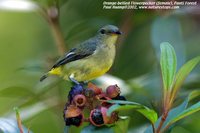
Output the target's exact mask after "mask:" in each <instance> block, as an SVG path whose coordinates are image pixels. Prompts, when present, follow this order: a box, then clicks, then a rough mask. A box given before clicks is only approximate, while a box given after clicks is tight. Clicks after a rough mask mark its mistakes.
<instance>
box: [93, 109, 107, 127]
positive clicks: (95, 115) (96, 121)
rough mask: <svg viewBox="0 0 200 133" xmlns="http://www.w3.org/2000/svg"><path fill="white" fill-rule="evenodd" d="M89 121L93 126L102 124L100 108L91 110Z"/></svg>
mask: <svg viewBox="0 0 200 133" xmlns="http://www.w3.org/2000/svg"><path fill="white" fill-rule="evenodd" d="M90 122H91V123H92V124H93V125H95V126H102V125H103V124H104V121H103V116H102V113H101V109H94V110H92V111H91V113H90Z"/></svg>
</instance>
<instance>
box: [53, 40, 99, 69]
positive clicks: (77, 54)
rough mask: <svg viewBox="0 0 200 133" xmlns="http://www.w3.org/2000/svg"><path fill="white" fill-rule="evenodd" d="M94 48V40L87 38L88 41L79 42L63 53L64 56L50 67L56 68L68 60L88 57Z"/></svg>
mask: <svg viewBox="0 0 200 133" xmlns="http://www.w3.org/2000/svg"><path fill="white" fill-rule="evenodd" d="M95 50H96V44H95V42H94V41H90V40H88V41H86V42H84V43H82V44H80V45H79V46H78V47H77V48H73V49H71V50H70V51H69V52H68V53H66V54H65V56H64V57H63V58H61V59H59V60H58V61H57V62H56V63H55V64H54V65H53V67H52V68H56V67H59V66H61V65H64V64H67V63H69V62H72V61H76V60H79V59H83V58H85V57H88V56H90V55H92V54H93V53H94V51H95Z"/></svg>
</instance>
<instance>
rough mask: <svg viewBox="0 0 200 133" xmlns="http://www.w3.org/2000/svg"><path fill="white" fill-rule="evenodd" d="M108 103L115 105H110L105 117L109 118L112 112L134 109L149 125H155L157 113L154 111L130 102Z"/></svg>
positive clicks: (110, 101) (113, 101)
mask: <svg viewBox="0 0 200 133" xmlns="http://www.w3.org/2000/svg"><path fill="white" fill-rule="evenodd" d="M107 102H109V103H115V104H114V105H112V106H111V107H110V108H109V109H108V111H107V115H108V116H110V115H111V113H112V112H113V111H120V110H126V109H135V110H136V111H138V112H139V113H141V114H142V115H143V116H145V117H146V118H147V119H148V120H150V121H151V123H155V122H156V121H157V118H158V116H157V113H156V112H155V111H154V110H151V109H149V108H148V107H146V106H144V105H141V104H139V103H135V102H130V101H121V100H109V101H107Z"/></svg>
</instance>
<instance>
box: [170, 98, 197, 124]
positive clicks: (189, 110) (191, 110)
mask: <svg viewBox="0 0 200 133" xmlns="http://www.w3.org/2000/svg"><path fill="white" fill-rule="evenodd" d="M197 111H200V102H198V103H196V104H194V105H192V106H191V107H189V108H187V109H186V110H184V111H182V112H181V113H180V114H178V115H177V116H176V117H175V118H173V119H171V120H170V121H169V122H168V123H167V124H166V126H170V125H172V124H173V123H175V122H177V121H178V120H180V119H183V118H185V117H186V116H188V115H191V114H193V113H195V112H197Z"/></svg>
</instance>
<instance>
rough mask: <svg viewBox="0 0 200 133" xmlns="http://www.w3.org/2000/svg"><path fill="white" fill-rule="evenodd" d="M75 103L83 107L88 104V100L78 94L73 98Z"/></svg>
mask: <svg viewBox="0 0 200 133" xmlns="http://www.w3.org/2000/svg"><path fill="white" fill-rule="evenodd" d="M73 102H74V103H75V105H76V106H78V107H83V106H84V105H85V103H86V98H85V96H84V95H82V94H78V95H76V96H75V97H74V98H73Z"/></svg>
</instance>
